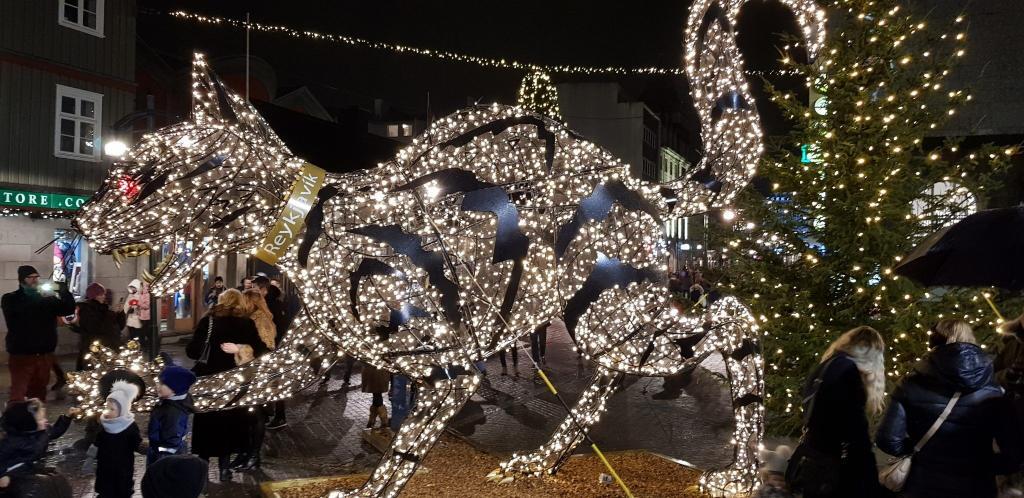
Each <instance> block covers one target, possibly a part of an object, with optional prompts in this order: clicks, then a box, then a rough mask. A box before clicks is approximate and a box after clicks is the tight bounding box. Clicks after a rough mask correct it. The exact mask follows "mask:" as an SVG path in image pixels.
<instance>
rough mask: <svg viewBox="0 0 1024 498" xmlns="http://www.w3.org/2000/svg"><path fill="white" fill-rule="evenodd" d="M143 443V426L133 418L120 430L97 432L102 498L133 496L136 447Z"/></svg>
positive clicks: (97, 473) (98, 469) (97, 480)
mask: <svg viewBox="0 0 1024 498" xmlns="http://www.w3.org/2000/svg"><path fill="white" fill-rule="evenodd" d="M140 443H142V436H141V435H139V426H138V425H137V424H135V422H132V424H131V425H129V426H128V428H126V429H125V430H123V431H121V432H118V433H117V434H111V433H109V432H107V431H100V433H99V434H97V435H96V450H97V451H96V487H95V490H96V493H97V494H98V495H99V496H100V497H101V498H131V496H132V489H133V488H134V487H135V450H137V449H138V448H139V444H140Z"/></svg>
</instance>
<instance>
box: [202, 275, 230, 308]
mask: <svg viewBox="0 0 1024 498" xmlns="http://www.w3.org/2000/svg"><path fill="white" fill-rule="evenodd" d="M225 288H226V287H224V277H222V276H220V275H217V276H216V277H214V278H213V285H211V286H210V290H209V292H207V293H206V297H205V298H204V299H203V303H204V304H206V307H207V308H209V307H211V306H213V305H215V304H217V298H219V297H220V293H221V292H224V289H225Z"/></svg>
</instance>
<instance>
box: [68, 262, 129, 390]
mask: <svg viewBox="0 0 1024 498" xmlns="http://www.w3.org/2000/svg"><path fill="white" fill-rule="evenodd" d="M85 297H86V299H85V301H83V302H81V303H79V305H78V323H77V327H76V328H77V332H78V333H79V334H80V337H79V341H78V365H77V368H78V370H82V369H84V368H85V360H84V357H85V355H86V354H88V353H89V349H90V348H91V347H92V343H94V342H99V343H100V344H102V345H103V346H106V347H108V348H111V349H114V348H119V347H121V330H122V329H124V325H125V316H124V313H117V312H115V311H114V310H112V309H110V303H108V302H107V294H106V289H104V288H103V286H102V285H100V284H98V283H95V282H93V283H91V284H89V287H87V288H86V290H85Z"/></svg>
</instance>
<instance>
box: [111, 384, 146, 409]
mask: <svg viewBox="0 0 1024 498" xmlns="http://www.w3.org/2000/svg"><path fill="white" fill-rule="evenodd" d="M138 395H139V386H136V385H135V384H133V383H131V382H127V381H123V380H118V381H114V385H113V387H111V388H110V394H108V395H107V399H111V400H114V403H117V406H118V408H119V411H120V413H119V418H131V417H130V416H129V415H130V414H131V413H132V402H133V401H135V397H136V396H138Z"/></svg>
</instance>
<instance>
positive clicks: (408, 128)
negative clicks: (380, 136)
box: [402, 124, 412, 137]
mask: <svg viewBox="0 0 1024 498" xmlns="http://www.w3.org/2000/svg"><path fill="white" fill-rule="evenodd" d="M402 136H403V137H411V136H412V125H407V124H403V125H402Z"/></svg>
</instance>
